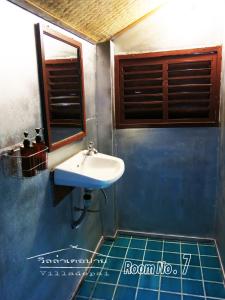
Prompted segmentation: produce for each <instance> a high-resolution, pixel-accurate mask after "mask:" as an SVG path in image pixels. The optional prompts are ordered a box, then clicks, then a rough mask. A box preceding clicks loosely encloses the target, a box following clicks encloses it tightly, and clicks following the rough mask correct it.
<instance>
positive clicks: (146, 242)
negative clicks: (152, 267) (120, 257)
mask: <svg viewBox="0 0 225 300" xmlns="http://www.w3.org/2000/svg"><path fill="white" fill-rule="evenodd" d="M147 244H148V238H147V239H146V241H145V249H144V253H143V256H142V265H143V263H144V258H145V253H146V249H147ZM140 281H141V275H140V274H139V277H138V284H137V288H136V293H135V300H136V299H137V295H138V289H139V285H140Z"/></svg>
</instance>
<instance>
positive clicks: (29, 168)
mask: <svg viewBox="0 0 225 300" xmlns="http://www.w3.org/2000/svg"><path fill="white" fill-rule="evenodd" d="M24 137H25V138H24V141H23V147H20V153H21V164H22V174H23V176H24V177H32V176H35V175H36V173H37V170H36V168H35V161H34V148H33V147H32V146H31V142H30V140H29V139H28V132H27V131H25V132H24Z"/></svg>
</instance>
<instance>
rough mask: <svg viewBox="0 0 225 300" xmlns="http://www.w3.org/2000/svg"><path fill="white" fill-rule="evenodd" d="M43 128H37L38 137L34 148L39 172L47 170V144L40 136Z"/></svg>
mask: <svg viewBox="0 0 225 300" xmlns="http://www.w3.org/2000/svg"><path fill="white" fill-rule="evenodd" d="M40 130H41V128H36V129H35V131H36V137H35V142H33V147H34V151H35V153H36V154H35V161H36V162H35V163H36V166H37V170H45V169H46V168H47V155H46V146H45V142H44V141H43V140H42V138H41V136H40Z"/></svg>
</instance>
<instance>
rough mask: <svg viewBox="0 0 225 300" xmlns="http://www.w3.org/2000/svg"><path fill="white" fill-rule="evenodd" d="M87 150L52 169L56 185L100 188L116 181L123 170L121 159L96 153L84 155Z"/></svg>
mask: <svg viewBox="0 0 225 300" xmlns="http://www.w3.org/2000/svg"><path fill="white" fill-rule="evenodd" d="M86 153H87V150H83V151H80V152H79V153H78V154H76V155H74V156H72V157H71V158H69V159H67V160H66V161H65V162H63V163H62V164H60V165H58V166H57V167H56V168H55V171H54V182H55V184H56V185H66V186H72V187H83V188H87V189H102V188H106V187H108V186H110V185H111V184H113V183H114V182H115V181H117V180H118V179H119V178H120V177H121V176H122V175H123V172H124V169H125V167H124V162H123V160H122V159H120V158H117V157H114V156H110V155H105V154H102V153H97V154H93V155H90V156H88V155H86Z"/></svg>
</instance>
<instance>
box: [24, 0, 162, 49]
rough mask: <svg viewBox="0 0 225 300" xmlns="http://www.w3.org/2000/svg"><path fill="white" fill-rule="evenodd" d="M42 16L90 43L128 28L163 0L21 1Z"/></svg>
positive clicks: (104, 39)
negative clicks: (85, 38) (72, 31)
mask: <svg viewBox="0 0 225 300" xmlns="http://www.w3.org/2000/svg"><path fill="white" fill-rule="evenodd" d="M24 2H25V3H27V5H29V6H32V8H33V9H34V10H36V11H39V12H41V14H42V15H43V14H44V15H48V16H50V17H51V18H53V19H54V20H56V21H59V22H60V23H61V24H62V25H64V26H65V27H67V28H70V29H71V30H74V31H75V32H77V33H80V34H81V36H85V37H87V38H88V39H89V40H91V41H93V42H96V43H98V42H104V41H107V40H109V39H111V38H112V37H113V36H115V35H117V34H118V33H120V32H121V31H124V30H125V29H126V28H130V27H131V26H132V25H134V24H136V23H137V22H138V21H140V20H142V19H143V18H144V17H146V16H148V15H149V14H150V13H151V12H152V11H154V10H155V9H157V8H158V7H159V6H160V5H162V3H164V2H165V0H24Z"/></svg>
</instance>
